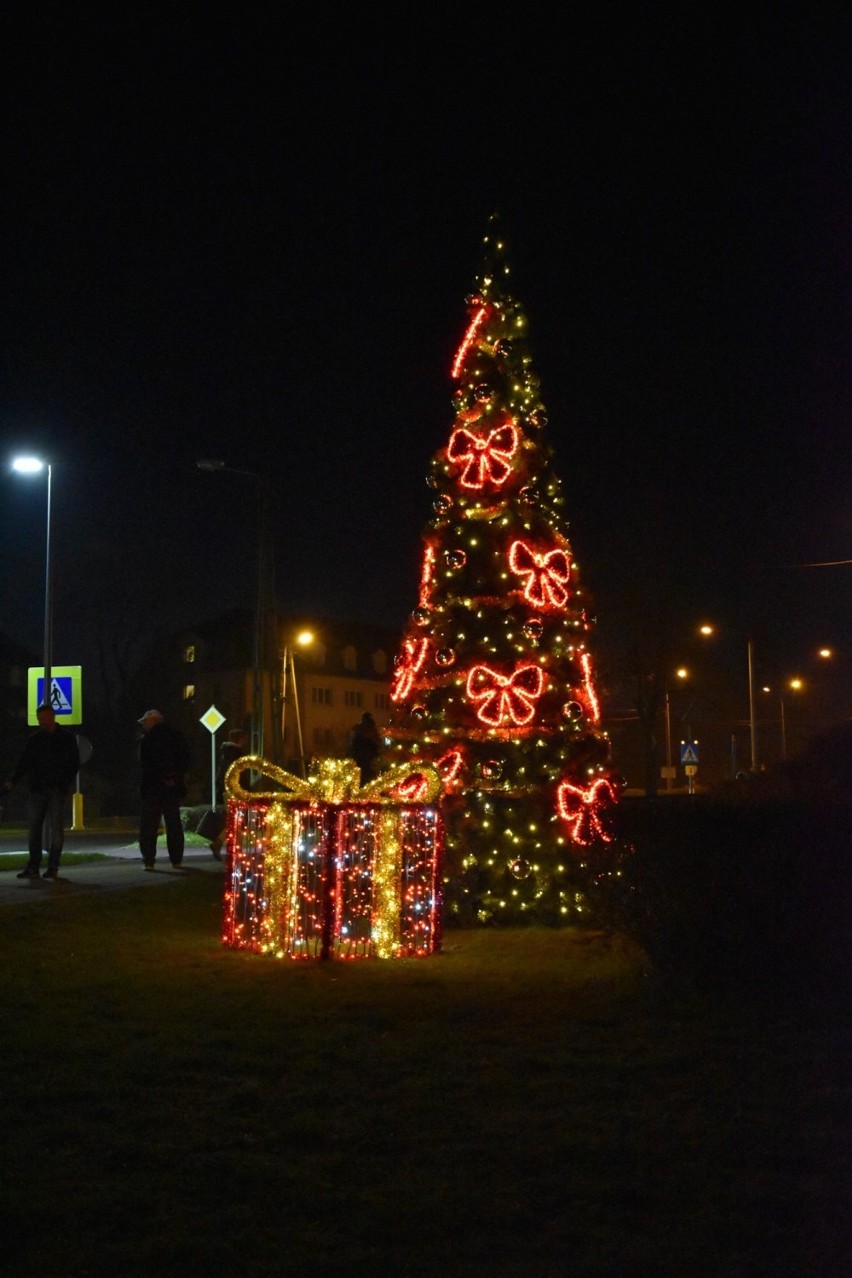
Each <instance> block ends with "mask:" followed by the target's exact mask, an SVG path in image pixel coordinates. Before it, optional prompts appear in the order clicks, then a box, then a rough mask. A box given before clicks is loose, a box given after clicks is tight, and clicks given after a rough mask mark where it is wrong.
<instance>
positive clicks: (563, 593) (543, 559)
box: [509, 541, 571, 608]
mask: <svg viewBox="0 0 852 1278" xmlns="http://www.w3.org/2000/svg"><path fill="white" fill-rule="evenodd" d="M509 567H510V568H511V570H512V572H515V573H517V574H518V576H519V577H523V578H525V581H524V598H525V599H526V600H527V602H528V603H531V604H532V606H533V607H534V608H564V607H565V605H566V603H567V602H568V591H567V590H566V589H565V587H566V586H567V585H568V582H569V580H570V577H571V560H570V558H569V556H568V553H567V551H565V550H561V549H557V550H547V551H545V552H544V553H543V554H542V553H539V552H538V551H536V550H533V548H532V546H528V545H527V543H526V542H525V541H513V542H512V545H511V546H510V548H509Z"/></svg>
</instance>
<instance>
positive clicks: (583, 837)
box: [556, 777, 618, 847]
mask: <svg viewBox="0 0 852 1278" xmlns="http://www.w3.org/2000/svg"><path fill="white" fill-rule="evenodd" d="M617 798H618V792H617V790H616V787H615V786H614V784H613V783H612V781H610V780H609V779H608V778H607V777H598V779H597V781H593V782H592V784H591V785H590V786H589V787H588V789H586V790H584V789H583V787H582V786H580V785H572V784H571V782H570V781H561V782H560V783H559V788H558V789H557V791H556V808H557V811H558V812H559V816H560V818H561V819H562V820H563V821H564V822H565V823H566V824H567V825H568V827H569V829H570V832H571V838H572V839H573V840H574V842H575V843H580V844H582V846H583V847H587V846H588V845H589V844H590V843H594V841H595V839H601V840H602V841H603V842H604V843H611V842H612V836H611V835H610V834H608V833H607V831H606V830H605V829H604V827H603V825H602V824H601V820H600V812H601V811H602V809H603V808H605V807H608V806H609V805H610V804H612V803H615V801H616V799H617Z"/></svg>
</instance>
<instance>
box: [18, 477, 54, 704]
mask: <svg viewBox="0 0 852 1278" xmlns="http://www.w3.org/2000/svg"><path fill="white" fill-rule="evenodd" d="M45 468H46V469H47V537H46V541H45V546H46V550H45V561H44V654H43V660H44V685H43V687H44V690H43V693H42V697H41V700H42V701H43V702H44V703H45V705H52V704H53V666H52V658H53V651H52V649H53V561H52V558H51V547H50V482H51V465H50V463H49V462H45V461H42V459H41V458H40V457H15V458H13V460H12V469H13V470H16V471H17V472H18V474H19V475H37V474H38V473H39V472H40V471H42V470H44V469H45Z"/></svg>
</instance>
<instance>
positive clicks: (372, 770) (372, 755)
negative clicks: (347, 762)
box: [347, 710, 382, 785]
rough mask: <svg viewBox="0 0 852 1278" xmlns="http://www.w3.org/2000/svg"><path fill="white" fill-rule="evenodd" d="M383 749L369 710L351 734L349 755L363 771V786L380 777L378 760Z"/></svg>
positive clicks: (348, 748)
mask: <svg viewBox="0 0 852 1278" xmlns="http://www.w3.org/2000/svg"><path fill="white" fill-rule="evenodd" d="M381 747H382V739H381V737H380V736H379V729H378V727H377V725H376V721H375V719H374V718H373V716H372V715H371V714H370V712H369V711H368V710H365V712H364V713H363V714H362V715H361V718H360V720H359V722H358V723H356V724H355V725H354V727H353V728H352V731H351V732H350V733H349V742H348V745H347V754H348V755H349V757H350V758H352V759H354V760H355V762H356V763H357V764H358V767H359V768H360V769H361V785H366V784H367V782H368V781H372V780H373V778H374V777H376V776H378V774H379V770H378V758H379V751H380V750H381Z"/></svg>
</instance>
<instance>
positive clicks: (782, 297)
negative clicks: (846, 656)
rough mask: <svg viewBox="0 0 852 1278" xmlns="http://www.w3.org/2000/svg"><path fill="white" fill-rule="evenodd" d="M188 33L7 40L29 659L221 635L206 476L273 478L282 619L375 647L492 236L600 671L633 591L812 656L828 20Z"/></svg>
mask: <svg viewBox="0 0 852 1278" xmlns="http://www.w3.org/2000/svg"><path fill="white" fill-rule="evenodd" d="M660 12H661V11H660ZM674 12H675V11H674V10H673V13H674ZM803 12H804V11H803ZM211 13H212V11H211V10H210V9H209V8H205V7H201V6H199V7H197V8H196V7H195V6H179V7H176V8H175V9H174V10H173V11H172V12H170V13H169V15H168V16H167V17H157V18H151V17H150V16H146V15H142V14H141V12H138V11H137V12H136V13H134V11H133V9H132V7H131V9H129V10H128V9H122V10H120V11H119V10H114V9H111V8H106V7H105V8H104V9H103V10H102V11H99V10H98V9H97V8H96V7H92V6H74V7H71V6H53V5H31V6H27V7H26V8H25V7H23V6H21V7H17V6H15V5H12V6H9V7H8V8H7V9H6V18H5V26H6V30H5V33H4V40H3V45H4V50H5V57H4V64H5V65H4V77H3V78H4V87H3V94H4V98H5V101H4V113H3V118H4V122H5V134H6V147H5V160H4V166H3V167H4V174H3V188H4V195H3V219H4V223H5V226H4V235H3V245H4V258H5V261H4V264H3V294H2V296H3V304H4V316H3V325H2V366H1V367H2V384H0V454H1V455H3V456H11V454H12V452H13V450H14V449H15V448H16V447H19V446H26V447H28V448H30V449H33V448H43V449H46V450H48V451H49V453H50V455H51V456H52V457H53V459H54V462H55V469H54V521H55V522H54V530H55V544H56V548H57V566H56V573H57V598H56V610H57V611H56V623H55V624H56V629H55V647H54V661H55V662H56V663H63V662H66V661H67V662H77V661H78V660H81V659H84V654H85V652H86V647H87V644H88V642H89V640H90V637H91V628H92V624H93V622H92V618H93V617H94V616H95V614H96V613H97V611H99V610H102V609H103V608H105V607H109V606H110V604H111V603H112V602H113V601H114V600H115V601H117V600H118V599H119V597H120V595H121V593H122V592H123V591H132V592H133V593H135V594H136V595H137V597H138V598H139V599H141V600H143V601H144V602H145V603H146V605H147V606H148V607H149V608H150V609H152V610H153V609H157V610H158V611H161V612H162V613H163V615H165V616H166V617H169V618H174V621H175V623H178V622H179V623H183V622H185V621H190V620H192V619H194V618H197V617H200V616H210V615H213V614H215V613H217V612H219V611H221V610H222V609H223V608H224V607H226V606H228V605H229V604H231V603H244V602H250V601H251V598H252V591H253V576H252V572H253V559H254V545H255V523H254V518H255V516H254V504H253V490H254V485H253V481H252V480H250V479H241V478H240V477H238V476H227V475H221V476H209V475H203V474H201V473H199V472H197V471H196V469H195V465H194V463H195V461H196V459H197V458H199V457H219V458H221V459H223V460H224V461H225V462H226V464H227V465H229V466H233V467H238V468H243V469H246V470H249V471H263V472H264V473H265V474H268V475H269V476H270V478H271V481H272V483H273V487H274V492H275V510H276V518H275V538H276V554H277V583H278V596H279V603H280V605H281V607H282V608H283V609H285V610H288V611H296V610H300V609H304V610H310V611H314V612H318V613H321V614H324V615H330V616H335V617H341V618H353V619H360V620H364V621H376V622H382V623H386V624H391V625H398V624H401V623H402V621H403V619H404V618H405V617H406V615H407V614H408V612H409V611H410V609H411V607H412V606H413V605H414V603H415V596H416V587H417V573H418V563H419V554H420V536H421V533H422V530H423V526H424V523H425V521H426V519H427V517H428V515H429V513H430V500H431V494H430V491H429V489H428V488H427V486H426V483H425V476H426V470H427V466H428V461H429V458H430V457H431V455H432V453H433V452H434V451H435V449H436V448H438V447H439V446H440V445H441V444H442V443H443V442H444V441H445V439H446V437H447V435H448V432H449V429H450V426H451V422H452V410H451V391H452V387H451V384H450V381H449V376H448V366H449V362H450V360H451V357H452V354H453V352H454V350H455V347H456V344H457V342H458V340H459V338H460V336H461V333H462V332H463V329H464V325H465V319H466V312H465V305H464V301H465V297H466V295H467V293H468V292H469V291H470V287H471V284H472V282H473V278H474V275H475V272H476V269H477V267H478V265H479V260H480V241H481V238H482V235H483V234H484V231H485V227H486V222H487V218H488V216H489V214H490V213H491V212H492V211H494V210H495V209H496V210H498V211H499V212H500V214H501V217H502V220H503V225H504V229H505V233H506V237H507V239H508V242H509V244H510V245H511V260H512V262H513V263H514V289H515V294H516V296H517V297H518V298H519V300H521V302H522V303H523V304H524V306H525V308H526V311H527V315H528V318H529V321H530V332H531V338H532V343H533V352H534V357H535V365H536V369H537V371H538V373H539V375H540V377H541V385H542V398H543V400H544V402H545V404H546V405H547V408H548V414H549V421H550V426H549V430H550V434H551V440H552V443H553V445H554V448H555V450H556V461H557V468H558V470H559V473H560V474H561V476H562V479H563V483H564V486H565V493H566V498H567V506H568V512H569V516H570V519H571V530H572V536H573V540H574V550H575V554H576V557H577V560H578V562H579V564H580V567H581V570H582V572H583V575H584V577H585V580H586V583H587V585H588V586H589V588H590V589H591V590H592V592H593V593H594V594H595V595H596V596H597V599H598V617H599V635H600V637H601V640H602V642H606V643H610V644H613V643H615V644H617V643H618V642H619V641H620V639H621V638H622V637H623V636H624V635H625V634H626V632H627V630H628V629H629V626H630V625H631V624H632V621H631V618H632V616H633V615H634V612H635V608H636V606H637V605H636V595H637V593H638V594H639V595H640V596H641V594H642V591H643V590H645V589H646V588H647V589H648V590H649V591H653V592H655V593H656V594H658V595H659V596H660V597H662V598H663V599H666V600H668V601H669V603H670V604H671V606H672V608H673V611H674V612H675V613H676V614H678V616H679V618H680V620H682V621H683V623H684V624H686V623H687V619H688V618H692V617H694V616H695V615H696V614H697V613H702V612H703V613H708V612H714V613H715V614H716V615H717V616H721V617H723V619H727V620H728V621H729V622H730V623H731V624H732V625H734V626H738V627H740V628H744V627H752V626H754V625H762V626H763V627H764V628H766V629H768V630H772V631H773V632H774V633H775V634H776V635H777V634H778V633H783V634H784V635H785V636H789V638H790V643H791V644H794V643H806V642H808V641H809V640H810V638H812V637H813V638H819V639H824V640H830V641H831V642H833V643H835V644H839V645H842V644H843V642H844V639H845V637H846V635H847V634H848V628H849V624H850V621H852V579H850V576H849V573H850V571H852V569H850V568H846V567H837V568H830V569H801V568H796V567H793V566H792V565H796V564H800V563H807V562H814V561H830V560H841V559H845V558H850V557H852V505H850V501H849V492H850V481H851V480H852V460H850V450H849V448H848V446H847V438H848V423H849V421H850V417H851V416H852V380H850V369H852V352H850V335H852V322H850V314H851V312H850V303H852V288H850V283H852V278H850V250H849V245H850V243H852V238H851V237H850V231H852V226H851V225H850V223H851V222H852V217H850V208H851V207H852V206H850V191H852V183H850V176H852V174H850V163H851V162H850V157H852V136H850V135H852V115H850V105H852V104H851V103H850V93H849V77H848V67H849V65H850V52H852V50H850V35H852V26H850V23H849V22H848V21H846V22H843V23H835V22H832V21H830V20H829V19H827V18H825V17H820V16H816V17H813V16H810V17H808V16H802V17H800V18H799V19H797V20H795V19H788V20H786V21H783V22H780V23H779V22H777V21H773V22H771V23H770V22H768V21H767V22H766V23H761V22H760V21H759V20H757V19H749V20H748V21H746V20H744V19H743V17H742V15H740V16H738V17H736V18H728V19H727V20H726V21H722V20H721V19H716V18H714V17H713V16H705V17H703V18H701V19H697V18H694V17H692V16H687V15H685V13H684V11H683V10H681V11H679V13H678V16H677V17H672V16H671V15H669V16H667V17H665V18H663V17H662V16H658V17H657V18H655V19H652V20H650V21H649V20H648V18H647V14H646V15H644V16H643V18H642V20H641V21H640V20H639V18H638V17H633V18H629V19H627V20H625V19H624V17H623V16H616V15H615V13H614V12H612V13H610V14H608V15H607V14H606V13H602V14H601V15H599V16H597V17H594V16H587V17H583V18H577V17H570V18H568V19H565V18H562V19H560V20H559V23H558V24H557V23H556V22H555V21H554V23H553V24H551V23H550V22H548V21H546V20H543V19H542V20H540V21H539V20H533V21H532V23H526V22H525V21H524V20H523V18H522V17H518V16H517V15H514V13H513V11H510V10H506V11H505V13H506V15H512V16H510V17H504V19H503V21H504V22H506V23H507V25H504V26H500V25H499V21H498V20H497V18H496V15H488V14H485V13H484V12H483V11H482V10H481V9H477V10H475V13H474V14H472V15H471V18H470V20H468V19H467V17H466V15H465V13H464V11H463V10H462V11H460V12H457V13H455V14H453V16H452V17H447V18H442V19H441V21H440V22H439V21H438V19H437V18H430V17H429V16H428V15H427V16H424V15H422V14H421V15H420V17H419V18H418V24H417V30H416V31H412V30H410V29H409V28H410V26H411V19H410V16H409V15H407V14H406V16H405V17H404V18H403V17H399V18H396V19H394V18H391V19H387V18H383V19H382V20H381V21H379V19H378V18H375V19H369V18H367V17H365V16H364V13H363V11H361V10H359V11H358V13H357V17H352V16H346V15H345V14H344V16H343V17H341V16H340V15H339V14H338V12H337V10H336V9H334V8H332V7H328V8H326V7H325V6H320V7H319V8H316V7H315V8H314V9H313V10H312V11H311V15H310V16H309V17H306V18H302V19H301V20H300V25H299V29H298V30H296V29H295V28H292V29H291V28H290V27H289V26H287V25H285V24H284V23H283V21H282V20H281V19H280V18H277V17H274V16H272V13H271V11H270V13H267V12H266V11H264V12H261V11H260V10H259V9H257V8H255V7H253V6H245V7H243V8H240V9H238V8H236V7H231V8H230V11H228V9H227V8H226V11H225V15H224V17H215V18H214V17H212V16H211ZM373 23H375V25H373ZM3 474H4V475H5V477H3V478H2V480H0V507H2V515H0V520H1V521H2V522H0V536H2V554H0V630H2V631H4V632H5V633H7V634H9V635H11V636H12V637H13V638H15V639H18V640H21V641H23V642H26V643H28V644H30V646H32V647H33V648H34V649H35V651H37V652H39V651H40V646H41V608H42V602H43V598H42V588H43V587H42V583H43V549H44V546H43V535H44V529H43V524H44V500H43V495H44V487H43V484H42V483H41V482H40V481H36V482H35V483H33V482H32V481H30V482H25V481H23V480H22V479H20V478H19V477H17V476H12V475H10V474H9V473H8V472H5V471H4V472H3Z"/></svg>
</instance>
